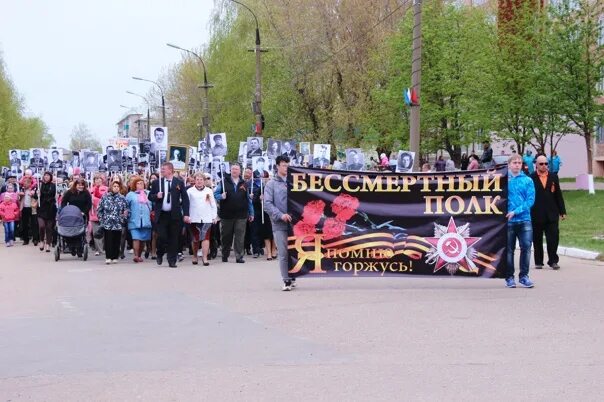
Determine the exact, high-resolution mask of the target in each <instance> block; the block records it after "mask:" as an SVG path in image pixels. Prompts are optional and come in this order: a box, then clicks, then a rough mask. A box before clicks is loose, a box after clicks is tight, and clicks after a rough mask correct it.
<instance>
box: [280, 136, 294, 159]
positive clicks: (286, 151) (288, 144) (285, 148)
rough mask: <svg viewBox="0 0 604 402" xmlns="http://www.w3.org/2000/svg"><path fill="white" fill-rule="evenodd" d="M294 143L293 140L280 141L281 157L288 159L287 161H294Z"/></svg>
mask: <svg viewBox="0 0 604 402" xmlns="http://www.w3.org/2000/svg"><path fill="white" fill-rule="evenodd" d="M296 144H297V143H296V141H295V140H283V141H281V155H285V156H287V157H289V159H290V160H291V159H296V157H297V155H298V153H297V152H296Z"/></svg>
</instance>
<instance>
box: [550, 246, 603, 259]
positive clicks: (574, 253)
mask: <svg viewBox="0 0 604 402" xmlns="http://www.w3.org/2000/svg"><path fill="white" fill-rule="evenodd" d="M558 254H560V255H565V256H567V257H572V258H581V259H583V260H597V259H599V258H598V257H600V253H598V252H595V251H588V250H582V249H580V248H574V247H558Z"/></svg>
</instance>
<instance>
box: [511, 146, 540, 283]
mask: <svg viewBox="0 0 604 402" xmlns="http://www.w3.org/2000/svg"><path fill="white" fill-rule="evenodd" d="M508 169H509V172H508V214H507V215H506V218H507V219H508V223H507V232H508V246H507V273H506V278H505V285H506V286H507V287H508V288H515V287H516V282H515V281H514V250H515V248H516V239H518V243H519V244H520V275H519V280H518V282H519V283H520V285H521V286H523V287H525V288H532V287H533V286H535V284H534V283H533V282H532V281H531V280H530V278H529V276H528V275H529V265H530V262H531V243H532V241H533V226H532V223H531V207H532V206H533V204H534V203H535V185H534V184H533V180H532V179H531V178H530V177H528V176H526V175H525V174H524V173H523V172H522V157H521V156H520V155H518V154H514V155H512V156H510V158H509V159H508Z"/></svg>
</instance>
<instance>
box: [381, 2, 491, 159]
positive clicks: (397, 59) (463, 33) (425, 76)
mask: <svg viewBox="0 0 604 402" xmlns="http://www.w3.org/2000/svg"><path fill="white" fill-rule="evenodd" d="M422 14H423V16H422V19H423V21H424V22H423V25H422V38H423V44H422V92H421V97H420V103H421V105H422V117H421V141H422V143H421V148H422V151H423V152H436V151H438V150H441V149H444V150H446V151H447V152H448V153H449V155H450V156H451V158H452V159H453V160H455V161H457V162H459V161H460V159H461V147H462V145H467V144H470V143H472V142H474V141H475V140H476V136H477V134H476V133H477V132H478V131H479V129H480V128H483V127H488V126H489V125H490V124H492V123H491V122H490V117H491V112H490V107H489V99H490V95H489V94H490V93H492V90H493V85H492V83H493V76H494V71H493V65H494V57H495V54H494V52H493V50H492V49H493V48H494V45H495V44H496V36H495V31H494V27H493V25H492V23H490V22H489V20H488V15H487V14H486V13H485V12H484V11H482V10H480V9H477V8H465V7H457V6H455V5H451V4H442V3H440V2H429V3H428V2H426V3H424V8H423V13H422ZM412 29H413V16H412V15H411V14H410V13H409V14H408V15H406V17H405V20H404V21H403V22H402V24H401V29H400V32H399V33H397V34H396V35H395V36H394V37H393V38H392V39H391V41H390V42H389V47H388V48H386V49H379V52H378V54H377V55H376V60H377V61H378V62H382V63H383V60H389V61H390V66H389V67H388V68H387V69H385V70H384V73H383V75H382V77H380V79H379V81H378V82H379V86H378V87H377V89H376V90H375V91H374V99H375V104H374V109H373V110H374V113H375V116H377V118H378V119H377V121H376V128H377V130H378V131H385V132H388V131H390V132H396V133H397V134H398V135H399V136H401V137H402V138H403V141H402V142H406V141H407V138H408V125H407V121H408V119H407V115H406V111H407V109H406V108H405V109H404V112H401V108H402V107H403V106H402V105H403V91H404V90H405V88H407V87H409V86H410V77H411V49H412ZM384 104H386V105H389V106H387V107H386V109H385V110H384V106H383V105H384ZM395 111H396V112H395ZM387 115H389V117H388V116H387ZM384 118H385V120H384ZM381 122H386V124H387V125H386V126H385V127H384V126H383V127H380V126H379V125H381V124H383V123H381ZM388 126H389V127H388ZM401 131H403V132H402V133H401Z"/></svg>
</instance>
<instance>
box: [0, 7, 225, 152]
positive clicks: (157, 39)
mask: <svg viewBox="0 0 604 402" xmlns="http://www.w3.org/2000/svg"><path fill="white" fill-rule="evenodd" d="M212 8H213V0H79V1H78V0H52V1H50V0H0V10H2V14H1V15H0V51H1V52H2V58H3V59H4V62H5V66H6V69H7V72H8V74H9V76H10V77H11V79H12V81H13V83H14V85H15V87H16V89H17V91H18V92H19V94H20V95H22V96H23V97H24V100H25V106H26V111H27V114H28V115H33V116H40V117H41V118H42V119H43V120H44V121H45V123H46V124H47V125H48V127H49V131H50V133H51V134H52V135H54V137H55V139H56V142H57V145H58V146H61V147H67V145H68V144H69V135H70V133H71V130H72V128H73V127H74V126H75V125H77V124H78V123H79V122H83V123H85V124H87V125H88V127H89V128H90V129H91V130H92V132H93V133H95V134H96V136H97V138H99V139H101V140H102V139H105V138H109V137H113V136H115V135H116V134H117V129H116V123H117V122H118V120H120V119H121V117H122V116H123V115H124V114H125V112H127V110H126V109H124V108H121V107H120V104H122V105H126V106H132V107H136V108H138V111H139V112H143V110H144V112H145V113H146V107H144V108H143V106H142V99H140V98H137V97H135V96H132V95H128V94H126V92H125V91H126V90H130V91H132V92H137V93H140V94H142V95H145V94H146V93H147V92H148V90H149V89H150V88H151V86H152V84H150V83H147V82H143V81H135V80H133V79H132V78H131V77H132V76H139V77H143V78H147V79H151V80H154V81H155V80H156V79H157V78H158V76H159V75H160V73H161V72H162V71H165V70H166V69H167V68H169V67H171V66H172V65H174V64H175V63H176V62H178V61H179V60H180V59H181V57H182V54H181V52H180V51H178V50H176V49H172V48H170V47H168V46H166V43H167V42H170V43H174V44H177V45H178V46H181V47H184V48H194V47H195V48H197V47H199V46H201V45H202V44H206V43H207V42H208V40H209V18H210V13H211V11H212Z"/></svg>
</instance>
